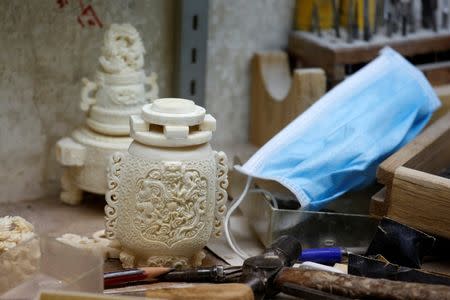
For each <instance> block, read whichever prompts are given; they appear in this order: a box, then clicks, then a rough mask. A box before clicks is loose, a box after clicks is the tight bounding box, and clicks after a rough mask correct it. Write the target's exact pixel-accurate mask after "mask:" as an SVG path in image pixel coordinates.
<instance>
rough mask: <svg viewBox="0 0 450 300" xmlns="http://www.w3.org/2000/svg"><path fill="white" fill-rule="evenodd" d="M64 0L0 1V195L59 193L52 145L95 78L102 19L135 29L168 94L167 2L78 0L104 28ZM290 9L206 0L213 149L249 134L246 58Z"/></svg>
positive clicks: (79, 117) (256, 0)
mask: <svg viewBox="0 0 450 300" xmlns="http://www.w3.org/2000/svg"><path fill="white" fill-rule="evenodd" d="M66 1H67V3H68V4H67V5H66V6H65V7H63V8H60V7H59V5H58V3H57V1H56V0H42V1H37V0H20V1H0V202H10V201H21V200H27V199H38V198H41V197H45V196H49V195H57V194H58V193H59V177H60V174H61V168H60V166H59V165H58V164H57V162H56V160H55V154H54V145H55V142H56V141H57V140H58V139H59V138H60V137H62V136H65V135H67V134H69V133H70V132H71V131H72V130H73V129H74V128H75V127H76V126H78V125H79V124H81V123H82V121H83V118H84V116H83V114H82V113H81V112H80V110H79V105H78V104H79V95H80V80H81V78H82V77H90V78H92V74H94V72H95V69H96V67H97V58H98V56H99V49H100V47H101V43H102V37H103V33H104V30H105V29H106V28H107V27H108V25H109V24H111V23H122V22H128V23H131V24H132V25H134V26H135V27H136V28H137V29H138V31H139V32H140V33H141V36H142V38H143V41H144V45H145V48H146V49H147V54H146V57H145V58H146V71H147V72H149V71H150V70H154V71H156V72H157V73H158V75H159V85H160V96H161V97H169V96H173V93H172V90H173V89H172V78H173V69H174V56H173V53H174V32H173V30H174V27H173V26H174V1H173V0H170V1H168V0H103V1H100V0H97V1H93V0H83V2H84V3H85V4H86V5H87V4H91V5H92V7H93V8H94V9H95V11H96V13H97V15H98V17H99V19H100V20H101V22H102V23H103V28H98V27H85V28H82V27H81V26H80V25H79V24H78V23H77V16H78V15H79V13H80V7H79V1H78V0H66ZM61 2H64V0H63V1H61ZM293 7H294V0H210V16H209V38H208V59H207V82H206V83H207V90H206V106H207V110H208V111H209V112H210V113H212V114H213V115H214V116H215V117H216V118H217V120H218V132H217V134H216V136H215V139H214V144H215V145H216V146H218V147H222V146H226V145H229V144H231V143H243V142H245V141H246V140H247V131H248V121H247V115H248V102H249V84H250V81H249V80H250V78H249V61H250V58H251V56H252V54H253V53H254V52H255V51H259V50H268V49H280V48H283V47H285V46H286V44H287V34H288V31H289V29H290V28H291V24H292V14H293Z"/></svg>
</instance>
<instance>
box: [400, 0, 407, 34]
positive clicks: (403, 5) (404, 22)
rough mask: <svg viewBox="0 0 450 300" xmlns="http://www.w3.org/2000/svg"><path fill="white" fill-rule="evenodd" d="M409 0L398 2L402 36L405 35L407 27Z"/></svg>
mask: <svg viewBox="0 0 450 300" xmlns="http://www.w3.org/2000/svg"><path fill="white" fill-rule="evenodd" d="M409 3H410V1H409V0H402V1H400V3H399V6H400V17H401V27H402V36H406V34H407V29H408V23H407V22H408V14H409V9H408V7H409Z"/></svg>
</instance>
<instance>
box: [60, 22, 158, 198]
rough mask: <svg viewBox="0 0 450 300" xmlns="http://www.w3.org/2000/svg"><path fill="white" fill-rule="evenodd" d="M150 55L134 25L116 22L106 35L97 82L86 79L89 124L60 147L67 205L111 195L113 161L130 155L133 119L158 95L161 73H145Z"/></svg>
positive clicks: (84, 97)
mask: <svg viewBox="0 0 450 300" xmlns="http://www.w3.org/2000/svg"><path fill="white" fill-rule="evenodd" d="M144 54H145V49H144V46H143V43H142V40H141V38H140V36H139V33H138V31H137V30H136V29H135V28H134V27H133V26H131V25H130V24H112V25H111V27H110V28H109V30H108V31H107V32H106V33H105V37H104V45H103V47H102V53H101V56H100V58H99V63H100V65H99V69H98V70H97V73H96V76H95V80H94V81H90V80H88V79H86V78H83V80H82V83H83V88H82V89H81V102H80V108H81V110H82V111H84V112H85V113H86V116H87V118H86V124H85V125H84V126H82V127H80V128H78V129H76V130H75V131H73V132H72V134H71V136H70V137H65V138H63V139H61V140H59V141H58V142H57V144H56V157H57V159H58V161H59V162H60V163H61V164H62V165H63V166H64V167H65V169H64V172H63V176H62V178H61V186H62V192H61V200H62V201H63V202H65V203H68V204H78V203H80V202H81V200H82V196H83V191H88V192H92V193H97V194H105V193H106V188H107V182H106V181H107V180H106V166H107V163H108V158H109V157H110V156H111V154H112V153H114V152H116V151H122V152H125V151H126V150H127V149H128V146H129V145H130V143H131V141H132V139H131V138H130V137H129V133H130V126H129V117H130V115H133V114H138V113H139V112H140V109H141V107H142V105H144V104H146V103H148V102H149V101H152V100H153V99H156V98H157V97H158V85H157V83H156V79H157V76H156V74H155V73H151V74H150V76H146V75H145V72H144V70H143V67H144ZM147 86H148V87H149V89H148V88H147Z"/></svg>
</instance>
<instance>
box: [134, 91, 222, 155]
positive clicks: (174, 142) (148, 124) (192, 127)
mask: <svg viewBox="0 0 450 300" xmlns="http://www.w3.org/2000/svg"><path fill="white" fill-rule="evenodd" d="M130 128H131V137H132V138H133V139H134V140H136V141H138V142H140V143H142V144H144V145H149V146H158V147H186V146H193V145H200V144H204V143H207V142H209V141H210V140H211V137H212V133H213V132H214V131H215V130H216V119H214V118H213V117H212V116H211V115H210V114H206V110H205V109H204V108H203V107H201V106H198V105H196V104H195V103H194V102H193V101H191V100H186V99H180V98H162V99H157V100H155V101H153V103H150V104H146V105H144V106H143V107H142V113H141V115H134V116H131V117H130Z"/></svg>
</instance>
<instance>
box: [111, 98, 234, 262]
mask: <svg viewBox="0 0 450 300" xmlns="http://www.w3.org/2000/svg"><path fill="white" fill-rule="evenodd" d="M130 127H131V137H132V138H133V140H134V141H133V142H132V143H131V145H130V147H129V149H128V153H119V152H118V153H115V154H114V155H113V156H112V157H111V160H110V165H109V171H108V189H109V190H108V192H107V193H106V201H107V206H106V207H105V213H106V220H107V221H106V236H107V237H108V238H110V239H113V240H117V241H118V243H119V244H120V245H121V253H120V259H121V261H122V264H123V266H124V267H133V266H173V267H176V266H197V265H200V263H201V261H202V259H203V258H204V254H203V252H202V249H203V247H204V246H205V245H206V243H207V242H208V240H209V238H210V237H211V235H212V234H215V235H217V236H218V235H220V230H221V226H222V218H223V215H224V213H225V211H226V206H225V203H226V199H227V192H226V188H227V185H228V180H227V171H228V169H227V161H226V160H227V159H226V155H225V153H223V152H216V151H213V150H212V149H211V146H210V144H209V140H210V139H211V137H212V133H213V131H214V130H215V128H216V120H215V119H214V118H213V117H212V116H211V115H209V114H205V109H204V108H202V107H200V106H197V105H195V104H194V102H192V101H190V100H184V99H175V98H168V99H158V100H155V101H154V102H153V103H151V104H147V105H145V106H144V107H143V108H142V113H141V115H140V116H131V117H130Z"/></svg>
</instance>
